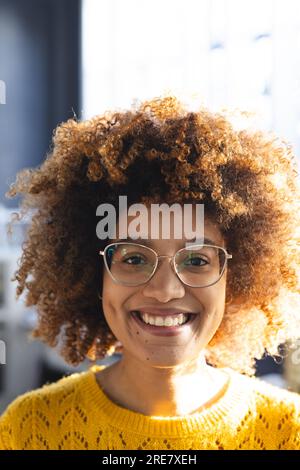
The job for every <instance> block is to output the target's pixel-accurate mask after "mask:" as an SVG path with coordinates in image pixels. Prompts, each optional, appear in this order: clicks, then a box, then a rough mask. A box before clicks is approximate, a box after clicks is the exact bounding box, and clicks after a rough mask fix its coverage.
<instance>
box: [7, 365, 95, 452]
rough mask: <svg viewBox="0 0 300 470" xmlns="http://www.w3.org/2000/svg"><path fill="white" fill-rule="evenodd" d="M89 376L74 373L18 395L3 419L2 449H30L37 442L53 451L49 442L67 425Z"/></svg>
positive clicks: (84, 373)
mask: <svg viewBox="0 0 300 470" xmlns="http://www.w3.org/2000/svg"><path fill="white" fill-rule="evenodd" d="M86 374H87V372H81V373H74V374H71V375H69V376H66V377H63V378H62V379H60V380H58V381H57V382H53V383H50V384H46V385H44V386H43V387H41V388H38V389H35V390H32V391H29V392H26V393H24V394H22V395H20V396H18V397H17V398H16V399H15V400H14V401H13V402H12V403H10V404H9V405H8V407H7V408H6V410H5V411H4V413H3V415H2V416H1V417H0V449H26V448H28V449H30V448H33V447H34V444H33V442H34V441H40V442H39V444H38V445H39V446H43V447H44V448H45V449H47V448H48V447H49V448H51V442H49V440H51V436H53V435H56V436H57V433H58V432H59V429H60V428H61V425H62V422H64V424H65V422H67V420H68V415H69V414H71V411H72V409H73V406H74V402H75V398H76V395H77V393H78V392H80V388H81V384H82V382H83V381H84V379H85V377H86Z"/></svg>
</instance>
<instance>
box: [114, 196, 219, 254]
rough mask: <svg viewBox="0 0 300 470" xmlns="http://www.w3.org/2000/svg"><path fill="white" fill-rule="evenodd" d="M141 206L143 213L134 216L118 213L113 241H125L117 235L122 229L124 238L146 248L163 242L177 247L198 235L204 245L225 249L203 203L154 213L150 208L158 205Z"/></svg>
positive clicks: (168, 208)
mask: <svg viewBox="0 0 300 470" xmlns="http://www.w3.org/2000/svg"><path fill="white" fill-rule="evenodd" d="M141 206H142V207H141V209H142V212H139V211H138V212H135V213H134V215H130V211H128V213H124V212H123V213H121V214H120V216H119V219H118V221H117V225H116V228H117V230H116V233H117V238H116V239H115V240H118V239H121V238H122V239H124V237H119V236H118V235H119V228H120V226H122V227H123V229H124V227H126V229H127V237H126V238H127V239H129V240H130V239H131V240H134V241H136V242H139V243H141V242H145V244H147V245H152V244H155V243H156V242H162V241H166V242H168V241H169V242H174V243H177V244H178V245H180V244H182V243H184V242H185V241H194V240H196V236H195V235H196V234H197V239H199V234H201V237H200V238H201V240H203V243H207V244H216V245H219V246H224V239H223V236H222V234H221V231H220V227H219V225H218V224H217V223H216V221H214V220H213V218H212V216H211V215H210V216H208V215H207V214H206V213H205V205H204V204H198V205H196V204H188V205H186V204H185V205H184V204H177V205H176V207H175V206H174V205H173V206H172V205H168V204H165V205H164V210H162V211H159V210H157V207H156V208H154V209H153V206H158V205H157V204H152V205H150V204H147V205H141ZM187 206H189V207H188V208H187ZM200 206H202V207H201V209H200ZM144 209H146V210H144ZM133 233H134V236H133V237H132V236H131V235H132V234H133ZM137 235H138V236H137Z"/></svg>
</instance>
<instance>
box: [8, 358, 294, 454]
mask: <svg viewBox="0 0 300 470" xmlns="http://www.w3.org/2000/svg"><path fill="white" fill-rule="evenodd" d="M103 367H106V366H105V365H95V366H92V367H91V368H90V369H88V370H87V371H86V372H82V373H75V374H72V375H70V376H68V377H64V378H63V379H61V380H59V381H58V382H55V383H52V384H47V385H44V387H42V388H40V389H37V390H34V391H31V392H27V393H25V394H24V395H21V396H19V397H18V398H17V399H15V400H14V401H13V402H12V403H11V404H10V405H9V406H8V408H7V409H6V411H5V413H4V414H3V415H2V417H1V418H0V449H2V450H3V449H101V450H107V449H109V450H113V449H117V450H121V449H131V450H133V449H134V450H138V449H145V450H147V449H154V450H159V449H165V450H172V449H176V450H187V449H192V450H196V449H268V450H270V449H298V450H300V396H299V395H298V394H296V393H293V392H290V391H287V390H283V389H280V388H278V387H275V386H274V385H270V384H268V383H266V382H264V381H262V380H260V379H258V378H254V377H248V376H245V375H242V374H239V373H238V372H235V371H233V370H232V369H230V368H224V370H225V371H227V372H228V374H229V377H230V380H229V383H228V386H227V388H226V390H225V392H224V393H223V394H222V395H221V397H220V398H218V400H217V401H215V402H213V403H212V404H211V405H210V406H209V407H207V408H206V409H202V410H201V411H198V412H195V413H192V414H188V415H184V416H175V417H159V416H146V415H143V414H140V413H137V412H134V411H131V410H127V409H125V408H123V407H121V406H119V405H117V404H115V403H114V402H113V401H112V400H111V399H110V398H109V397H108V396H107V395H106V394H105V393H104V391H103V390H102V389H101V388H100V387H99V385H98V383H97V382H96V378H95V372H96V371H97V370H100V369H102V368H103Z"/></svg>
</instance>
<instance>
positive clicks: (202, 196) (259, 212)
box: [6, 96, 300, 375]
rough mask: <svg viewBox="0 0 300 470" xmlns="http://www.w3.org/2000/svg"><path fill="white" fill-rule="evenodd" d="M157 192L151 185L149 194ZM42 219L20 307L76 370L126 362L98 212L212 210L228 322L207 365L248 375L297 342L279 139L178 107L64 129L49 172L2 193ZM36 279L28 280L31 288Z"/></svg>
mask: <svg viewBox="0 0 300 470" xmlns="http://www.w3.org/2000/svg"><path fill="white" fill-rule="evenodd" d="M149 181H151V184H147V183H148V182H149ZM17 194H21V195H22V197H23V199H22V203H21V210H20V212H19V213H17V214H15V216H16V217H15V218H16V219H17V220H20V219H21V218H22V217H23V216H24V215H25V214H26V212H27V211H28V210H29V209H31V210H32V209H33V210H34V211H33V212H34V213H33V216H32V219H31V224H30V227H29V230H28V234H27V239H26V241H25V242H24V244H23V246H22V248H23V251H22V256H21V259H20V264H19V269H18V270H17V271H16V273H15V277H14V278H13V280H17V282H18V284H17V296H19V295H20V294H21V293H22V292H23V291H24V289H26V305H28V306H32V305H35V306H36V309H37V312H38V324H37V326H36V328H35V330H34V331H33V336H34V337H39V338H40V339H41V340H43V341H44V342H46V343H48V344H49V345H50V346H52V347H54V346H57V345H58V344H61V348H60V353H61V354H62V356H63V357H64V358H65V360H66V361H67V362H69V363H71V364H74V365H76V364H79V363H80V362H81V361H83V360H84V359H85V358H86V357H91V352H93V355H94V359H100V358H104V357H105V356H106V355H110V354H112V353H114V352H118V351H122V345H121V344H120V343H119V342H118V340H117V338H115V336H114V335H113V333H112V332H111V330H110V329H109V326H108V324H107V323H106V320H105V317H104V314H103V311H102V305H101V303H100V302H99V298H98V292H99V290H100V289H101V284H102V275H103V272H102V265H101V260H100V258H99V256H98V251H99V249H103V243H104V242H103V241H101V240H99V239H98V238H97V237H96V230H95V228H96V223H97V220H96V207H97V206H98V205H99V204H101V203H103V202H110V203H115V204H116V205H117V201H118V197H119V195H120V194H126V195H127V196H128V198H129V200H130V202H153V201H156V202H157V201H161V202H168V203H173V202H180V203H182V202H184V201H194V202H201V203H204V204H205V211H206V213H207V214H210V215H211V216H212V217H213V219H214V221H216V222H217V223H218V224H219V226H220V229H221V232H222V234H223V236H224V239H225V240H226V247H227V249H228V251H229V252H230V253H232V254H233V259H232V260H231V262H230V264H229V267H228V276H227V287H226V304H225V312H224V317H223V320H222V323H221V325H220V327H219V329H218V330H217V332H216V334H215V336H214V337H213V338H212V340H211V341H210V343H209V344H208V345H207V348H206V351H205V352H206V357H207V360H208V361H209V362H210V363H211V364H212V365H214V366H216V367H223V366H228V367H231V368H233V369H236V370H238V371H239V372H241V373H245V374H249V375H252V374H254V372H255V359H260V358H261V357H262V356H263V355H264V353H266V352H267V353H269V354H271V355H274V356H275V355H278V346H279V345H280V344H282V343H284V342H285V341H286V340H288V339H289V340H296V339H297V338H299V337H300V308H299V307H300V282H299V279H300V275H299V268H300V234H299V227H300V223H299V222H300V221H299V218H300V210H299V209H300V208H299V203H300V197H299V196H300V188H299V179H298V172H297V163H296V159H295V156H294V155H293V152H292V149H291V146H290V145H288V144H287V143H286V142H284V141H282V140H280V139H278V138H276V137H275V136H274V135H272V134H271V133H266V132H261V131H257V130H255V131H253V130H252V131H250V130H249V129H240V130H237V129H235V128H234V125H233V124H232V123H231V122H230V119H229V117H228V116H226V113H224V112H223V113H221V112H219V113H213V112H210V111H209V110H208V109H206V108H204V107H200V109H198V110H197V111H189V110H188V109H187V108H186V107H185V105H184V104H183V103H182V102H180V100H179V99H178V98H176V97H174V96H164V97H158V98H155V99H152V100H149V101H143V102H141V103H139V104H136V105H135V106H132V108H131V109H130V110H124V111H115V112H112V111H108V112H106V113H104V114H103V115H100V116H95V117H93V118H92V119H90V120H86V121H81V122H79V121H78V119H77V118H75V117H74V118H72V119H69V120H68V121H67V122H63V123H61V124H60V125H59V126H58V127H57V128H56V130H55V132H54V135H53V145H52V147H51V149H50V151H49V153H48V154H47V156H46V159H45V160H44V162H43V163H42V164H41V165H40V166H39V167H38V168H35V169H24V170H22V171H21V172H19V173H18V175H17V177H16V181H15V182H14V183H13V184H12V185H11V187H10V189H9V191H8V192H7V193H6V195H7V196H8V197H14V196H16V195H17ZM30 276H31V278H30Z"/></svg>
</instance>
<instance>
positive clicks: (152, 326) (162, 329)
mask: <svg viewBox="0 0 300 470" xmlns="http://www.w3.org/2000/svg"><path fill="white" fill-rule="evenodd" d="M130 314H131V316H132V318H133V319H134V320H135V322H136V323H137V324H138V325H139V326H140V327H141V328H143V329H144V330H146V331H148V332H150V333H153V334H158V335H168V336H172V335H177V334H180V333H182V332H183V331H185V330H186V329H187V328H189V326H190V325H191V323H192V322H193V321H194V319H195V318H196V316H197V314H194V313H179V314H176V315H164V316H159V315H153V314H150V313H146V312H139V311H138V310H133V311H131V312H130Z"/></svg>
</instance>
